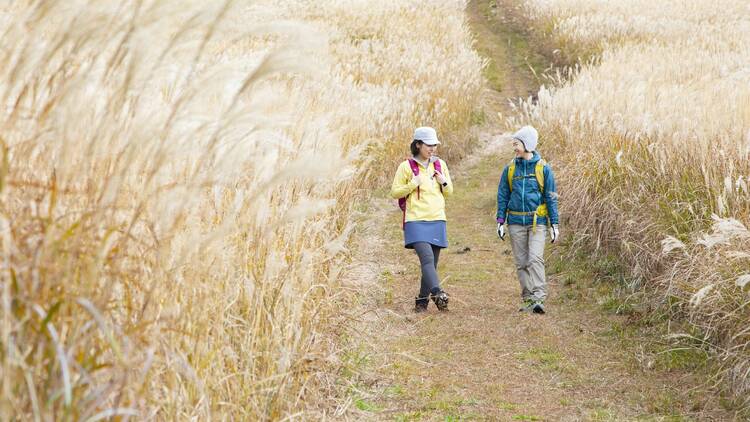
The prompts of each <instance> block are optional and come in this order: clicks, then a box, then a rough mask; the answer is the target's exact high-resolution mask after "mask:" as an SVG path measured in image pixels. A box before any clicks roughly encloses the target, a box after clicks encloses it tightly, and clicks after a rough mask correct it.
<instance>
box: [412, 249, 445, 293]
mask: <svg viewBox="0 0 750 422" xmlns="http://www.w3.org/2000/svg"><path fill="white" fill-rule="evenodd" d="M413 246H414V250H415V251H416V252H417V256H418V257H419V265H420V266H421V267H422V282H421V286H420V288H419V297H420V298H427V297H429V296H430V293H433V294H434V293H437V292H439V291H440V278H438V273H437V266H438V259H439V258H440V249H441V248H440V247H438V246H435V245H432V244H429V243H427V242H417V243H415V244H414V245H413Z"/></svg>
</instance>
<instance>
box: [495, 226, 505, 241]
mask: <svg viewBox="0 0 750 422" xmlns="http://www.w3.org/2000/svg"><path fill="white" fill-rule="evenodd" d="M497 235H498V236H500V240H502V241H503V242H505V224H503V223H497Z"/></svg>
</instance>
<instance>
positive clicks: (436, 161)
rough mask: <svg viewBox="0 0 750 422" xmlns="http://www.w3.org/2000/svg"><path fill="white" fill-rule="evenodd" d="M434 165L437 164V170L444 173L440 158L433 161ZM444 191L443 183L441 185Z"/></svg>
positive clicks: (441, 189)
mask: <svg viewBox="0 0 750 422" xmlns="http://www.w3.org/2000/svg"><path fill="white" fill-rule="evenodd" d="M432 165H433V166H435V171H436V172H438V173H440V174H443V166H442V165H441V164H440V159H439V158H438V159H437V160H435V162H433V163H432ZM442 191H443V185H440V192H442Z"/></svg>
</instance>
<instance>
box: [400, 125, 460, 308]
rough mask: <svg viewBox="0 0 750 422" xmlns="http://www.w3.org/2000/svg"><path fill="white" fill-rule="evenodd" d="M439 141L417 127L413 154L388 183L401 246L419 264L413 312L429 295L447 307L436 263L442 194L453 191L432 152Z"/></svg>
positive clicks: (443, 237) (444, 241)
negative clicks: (397, 209) (400, 217)
mask: <svg viewBox="0 0 750 422" xmlns="http://www.w3.org/2000/svg"><path fill="white" fill-rule="evenodd" d="M439 144H440V141H438V138H437V133H435V129H433V128H431V127H420V128H417V129H416V130H415V131H414V137H413V141H412V143H411V154H412V156H413V157H412V158H410V159H408V160H406V161H404V162H403V163H401V165H400V166H399V167H398V170H396V176H395V177H394V178H393V185H392V186H391V196H392V197H393V198H395V199H398V200H399V205H401V207H402V209H403V210H404V246H405V247H406V248H408V249H414V250H415V251H416V253H417V256H418V257H419V263H420V265H421V267H422V280H421V287H420V289H419V295H418V296H417V298H416V300H415V307H414V310H415V311H416V312H422V311H425V310H427V304H428V303H429V299H430V298H432V300H433V302H435V305H436V306H437V308H438V309H439V310H441V311H446V310H448V294H446V293H445V292H444V291H443V289H442V288H440V279H439V278H438V274H437V265H438V258H439V257H440V250H441V249H442V248H447V247H448V231H447V228H446V223H445V197H446V196H448V195H450V194H451V193H453V183H452V182H451V177H450V173H449V172H448V166H447V165H446V164H445V161H443V160H441V159H439V158H438V157H437V156H436V155H435V151H436V149H437V146H438V145H439Z"/></svg>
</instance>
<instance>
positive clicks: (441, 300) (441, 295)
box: [431, 290, 448, 311]
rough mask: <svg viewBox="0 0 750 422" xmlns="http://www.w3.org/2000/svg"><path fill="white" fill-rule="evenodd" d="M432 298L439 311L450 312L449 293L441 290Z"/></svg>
mask: <svg viewBox="0 0 750 422" xmlns="http://www.w3.org/2000/svg"><path fill="white" fill-rule="evenodd" d="M431 296H432V301H433V302H435V306H437V308H438V310H439V311H447V310H448V293H445V292H444V291H442V290H440V291H438V292H437V293H434V294H432V295H431Z"/></svg>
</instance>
